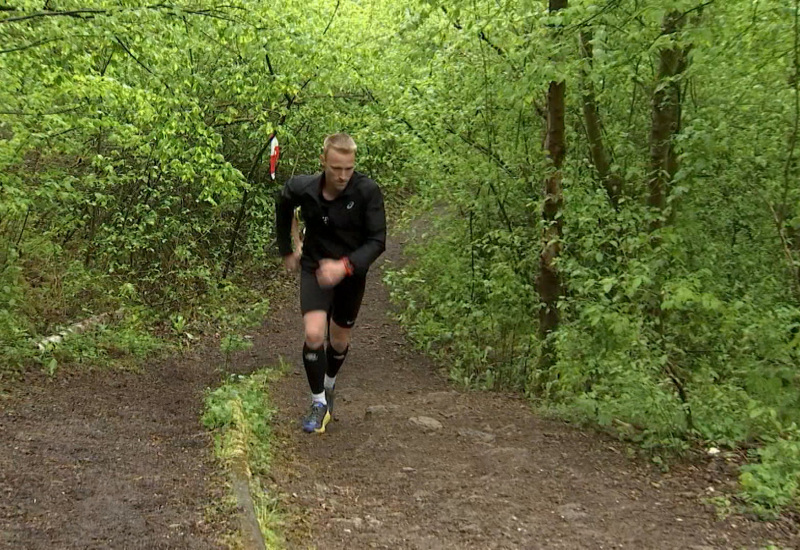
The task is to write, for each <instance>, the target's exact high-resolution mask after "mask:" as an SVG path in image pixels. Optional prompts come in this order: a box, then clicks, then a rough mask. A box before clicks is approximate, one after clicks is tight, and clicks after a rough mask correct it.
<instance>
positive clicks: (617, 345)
mask: <svg viewBox="0 0 800 550" xmlns="http://www.w3.org/2000/svg"><path fill="white" fill-rule="evenodd" d="M701 4H702V3H700V2H690V1H682V0H681V1H671V0H665V1H659V2H650V3H646V4H642V3H640V2H628V1H622V2H600V3H597V2H589V1H581V0H575V1H570V3H569V6H570V7H569V9H567V10H563V11H562V12H559V13H558V14H557V15H549V14H547V13H545V12H544V10H545V8H546V5H545V3H539V4H538V5H536V6H533V5H531V3H518V4H514V5H505V6H503V8H502V9H499V8H497V6H496V5H494V4H492V3H491V2H478V3H477V4H471V5H469V6H467V5H463V4H457V3H445V4H444V5H437V6H436V7H435V9H433V7H432V5H431V4H430V3H427V2H421V3H419V9H418V14H419V15H417V16H416V17H413V16H411V13H410V12H409V15H408V20H407V21H406V23H405V25H404V27H403V31H402V32H401V36H402V38H403V39H404V43H403V44H402V45H401V46H398V47H402V48H405V51H406V52H407V53H406V55H407V56H408V58H409V59H415V60H417V59H420V57H421V56H423V55H424V56H426V57H425V60H424V62H422V63H421V66H420V67H419V71H414V69H413V68H406V69H405V71H406V75H404V76H405V78H406V79H407V80H406V81H409V84H408V85H407V86H406V87H405V88H404V92H403V93H402V94H395V101H394V103H393V105H392V107H393V108H394V109H395V110H396V111H397V112H400V113H404V114H405V116H406V117H407V119H408V120H410V121H412V122H413V123H415V124H414V129H415V130H416V131H417V133H418V135H419V137H421V138H424V140H425V143H426V145H427V151H422V152H421V154H420V156H419V157H418V158H415V159H414V165H416V166H426V167H429V168H430V170H431V171H432V173H433V174H435V176H436V177H435V178H433V179H432V181H431V180H428V181H426V185H424V186H420V187H419V188H418V189H419V199H418V203H417V204H416V205H414V206H413V207H412V208H411V210H412V211H413V212H414V214H415V215H417V216H418V217H420V218H421V219H422V221H421V222H417V223H416V224H415V223H414V222H412V223H411V224H410V225H411V227H417V228H419V227H420V226H422V227H424V228H425V229H421V230H420V229H418V230H417V231H416V232H415V233H413V235H412V239H411V242H412V243H413V245H411V246H409V252H410V255H411V259H410V261H409V263H408V265H406V266H405V267H403V268H402V269H400V270H398V271H396V272H394V273H391V274H390V275H389V276H388V277H387V280H388V282H389V284H390V285H391V287H392V293H393V296H394V297H395V299H396V300H397V301H398V302H399V303H400V304H401V309H400V311H399V313H398V315H399V317H400V319H401V320H402V321H403V323H404V324H405V326H406V327H407V330H408V332H409V335H410V336H411V337H412V339H413V340H414V341H415V342H417V343H418V344H419V345H420V346H421V347H422V348H423V349H426V350H428V351H430V352H431V353H433V354H434V355H436V356H437V357H439V358H440V359H441V361H442V363H443V364H444V365H445V366H446V367H447V369H448V371H449V372H450V374H451V377H452V378H454V379H455V380H458V381H460V382H463V383H468V384H476V385H479V386H484V387H496V386H505V387H512V388H518V389H524V390H525V391H526V392H527V393H528V395H529V396H530V397H531V399H532V400H533V401H534V402H535V403H536V404H537V405H538V406H539V407H540V408H542V409H543V410H547V411H551V412H556V413H558V414H559V415H561V416H564V417H567V418H570V419H574V420H576V421H580V422H587V423H592V424H596V425H600V426H603V427H606V428H608V429H611V430H614V431H616V432H617V433H618V434H619V435H620V436H621V437H624V438H626V439H629V440H632V441H636V442H638V443H639V444H641V445H642V446H644V447H645V448H647V449H651V450H652V451H653V452H654V453H660V454H659V455H657V456H661V454H663V453H662V451H663V450H667V451H680V450H683V449H686V448H687V447H688V446H690V445H692V444H696V443H704V444H709V443H710V444H714V445H719V446H725V447H736V446H737V445H740V444H742V443H745V442H759V443H761V444H763V447H762V448H761V449H760V451H759V452H758V453H755V454H754V455H753V460H754V462H753V464H751V465H749V466H748V467H746V468H745V469H744V470H743V475H742V488H743V491H744V493H743V494H744V496H745V498H746V500H747V501H748V502H749V503H751V504H752V505H753V506H755V507H756V508H757V509H758V510H762V511H763V510H767V509H769V510H774V509H778V508H781V507H786V506H796V505H797V504H798V502H799V500H798V499H799V498H800V497H798V494H797V491H796V484H797V477H796V472H797V466H796V464H795V462H796V460H795V458H793V457H795V456H797V453H796V451H797V449H795V448H794V447H795V445H794V438H792V437H788V436H787V435H786V434H787V433H793V432H792V430H793V428H792V426H794V425H796V424H797V423H799V422H800V412H798V411H800V407H799V406H798V405H800V403H799V402H798V399H799V398H800V387H799V386H798V383H799V382H800V379H798V377H797V374H796V365H797V364H798V360H800V356H798V343H799V342H800V340H799V339H798V338H800V337H798V326H800V325H799V324H798V323H800V307H799V306H800V301H799V300H800V291H798V289H800V277H798V266H800V232H798V229H799V228H800V226H798V224H797V221H796V220H797V219H798V216H800V215H799V214H798V211H797V207H798V204H800V202H799V201H798V198H800V195H799V194H798V193H800V187H798V186H797V181H798V173H799V172H798V169H799V168H800V163H799V162H798V156H800V151H797V149H798V147H797V145H798V139H797V130H796V128H797V125H798V116H800V115H798V113H799V112H800V111H798V110H797V109H796V107H797V106H798V105H800V93H799V92H798V86H799V85H800V84H798V82H800V76H799V75H798V73H797V63H796V61H797V59H800V52H798V51H795V50H796V44H797V42H796V41H795V38H796V36H795V34H796V32H797V29H796V25H795V23H796V19H797V17H798V16H800V14H797V13H795V9H796V7H794V6H787V5H786V4H785V3H780V2H777V1H773V0H769V1H766V2H758V3H757V4H752V3H750V2H744V1H742V2H739V1H734V2H726V3H725V4H724V5H718V4H716V3H714V4H711V5H705V6H701ZM442 6H444V9H442ZM495 10H499V11H495ZM672 11H677V12H678V13H681V14H684V16H683V18H682V25H683V26H682V27H681V29H680V30H679V32H677V33H675V34H674V35H668V34H665V33H664V32H663V30H662V23H663V21H664V17H665V16H666V14H669V13H671V12H672ZM411 12H413V10H411ZM554 30H557V32H554ZM579 31H591V36H590V40H591V45H592V50H593V56H592V59H591V60H587V59H582V58H581V55H580V52H579V50H578V48H577V42H578V40H577V38H578V36H577V35H578V32H579ZM671 47H681V48H687V51H688V52H689V53H688V58H687V67H686V71H685V72H684V73H682V74H681V75H680V76H678V77H676V80H678V82H679V85H680V89H681V94H682V105H681V124H680V132H679V133H678V135H677V136H676V138H675V140H674V144H673V145H674V147H675V150H676V152H677V155H678V168H679V169H678V170H677V171H676V173H675V175H674V177H673V178H672V180H671V181H670V184H669V188H668V190H667V191H668V196H667V207H666V209H665V210H664V211H663V212H653V211H651V210H650V208H649V207H648V206H647V199H648V194H649V188H648V182H649V180H650V176H651V174H650V155H651V150H650V131H651V126H652V120H653V113H652V109H653V93H654V91H655V90H656V89H657V88H658V87H659V86H664V85H665V83H664V82H659V81H658V73H657V71H658V67H659V59H658V56H659V53H660V51H661V50H662V49H664V48H671ZM423 51H424V52H426V53H425V54H422V52H423ZM543 60H547V62H544V61H543ZM553 60H558V62H557V63H554V62H552V61H553ZM551 80H564V81H566V84H567V93H568V95H567V113H566V115H567V141H568V153H567V160H566V165H565V166H564V169H563V174H562V176H563V188H564V207H563V210H562V212H561V214H560V220H561V223H562V224H563V238H562V241H561V243H560V244H561V255H560V257H559V258H558V260H557V267H558V270H559V272H560V275H561V277H562V280H563V282H564V284H565V288H566V290H565V295H564V297H563V299H562V300H561V302H560V304H559V313H560V319H561V322H560V326H559V329H558V330H557V331H556V333H555V334H553V335H552V336H551V338H552V346H553V349H554V351H555V357H556V360H555V361H554V363H553V364H552V365H551V366H550V367H548V370H546V371H542V370H539V369H538V368H537V366H538V364H539V362H538V356H539V353H540V350H541V349H542V343H541V342H540V340H539V336H538V332H539V327H538V314H539V307H540V306H539V297H538V296H537V295H536V285H535V282H536V277H537V275H538V272H539V253H540V250H541V244H542V243H541V238H542V224H541V221H540V220H541V204H542V197H541V190H542V188H543V186H542V182H543V181H544V179H545V177H546V176H547V174H548V173H549V168H548V167H547V164H546V158H545V155H544V151H543V147H542V140H543V135H544V134H543V132H544V124H543V123H544V121H543V120H542V118H543V116H542V115H543V114H544V112H545V107H546V96H545V94H546V90H547V86H548V83H549V81H551ZM587 83H591V85H592V88H593V90H594V92H593V93H594V96H595V97H594V99H595V101H596V103H597V105H598V114H599V116H600V117H601V121H602V134H603V140H604V145H605V148H606V149H607V151H608V156H609V158H610V159H611V161H610V162H611V167H610V170H611V173H612V174H614V175H616V176H617V177H619V178H620V180H621V182H622V192H621V196H620V202H619V204H618V205H614V204H613V202H612V201H611V200H609V196H608V194H607V191H606V189H605V188H604V185H603V184H604V182H603V181H602V178H601V177H600V175H599V174H598V173H597V170H596V168H595V166H594V164H593V162H592V157H591V156H590V155H589V152H588V150H589V144H588V138H587V135H586V132H585V127H586V121H585V120H584V117H583V110H582V108H583V107H584V103H583V102H584V100H585V97H586V95H585V94H586V91H587ZM409 88H410V91H409ZM423 113H435V115H433V116H427V117H425V116H424V114H423ZM655 217H658V218H660V219H661V220H662V222H661V223H660V224H659V228H658V229H656V230H651V229H652V228H653V227H654V224H653V221H654V219H655ZM767 419H771V420H769V421H767ZM792 453H794V454H792Z"/></svg>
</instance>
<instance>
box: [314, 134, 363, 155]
mask: <svg viewBox="0 0 800 550" xmlns="http://www.w3.org/2000/svg"><path fill="white" fill-rule="evenodd" d="M328 149H336V150H337V151H339V152H341V153H353V154H355V152H356V142H355V141H353V138H351V137H350V136H349V135H348V134H345V133H343V132H342V133H339V134H331V135H329V136H327V137H326V138H325V141H324V142H323V144H322V155H323V156H327V155H328Z"/></svg>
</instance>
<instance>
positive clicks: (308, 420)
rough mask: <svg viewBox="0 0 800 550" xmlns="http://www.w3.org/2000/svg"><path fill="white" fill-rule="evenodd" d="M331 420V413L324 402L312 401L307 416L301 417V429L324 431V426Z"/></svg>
mask: <svg viewBox="0 0 800 550" xmlns="http://www.w3.org/2000/svg"><path fill="white" fill-rule="evenodd" d="M330 421H331V413H329V412H328V406H327V405H326V404H325V403H317V402H314V403H312V404H311V410H310V411H309V413H308V416H306V417H305V418H303V431H304V432H307V433H312V432H314V433H318V434H321V433H325V426H327V425H328V422H330Z"/></svg>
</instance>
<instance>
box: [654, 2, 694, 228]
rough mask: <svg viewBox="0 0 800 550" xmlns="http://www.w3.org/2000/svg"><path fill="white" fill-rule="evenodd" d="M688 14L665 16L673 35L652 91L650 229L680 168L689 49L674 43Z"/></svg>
mask: <svg viewBox="0 0 800 550" xmlns="http://www.w3.org/2000/svg"><path fill="white" fill-rule="evenodd" d="M684 20H685V17H684V15H683V14H681V13H680V12H677V11H673V12H670V13H668V14H667V15H665V16H664V22H663V24H662V27H661V33H662V35H667V36H669V37H670V38H671V42H670V44H669V45H667V46H664V47H663V48H661V51H660V52H659V66H658V81H657V82H656V87H655V91H654V92H653V113H652V126H651V129H650V178H649V187H650V196H649V197H648V201H647V202H648V205H650V206H651V207H652V208H653V209H655V210H656V211H657V213H658V214H659V218H658V219H657V220H656V221H655V222H653V225H652V227H651V229H656V228H658V227H660V226H661V214H663V212H664V210H665V209H666V206H667V192H668V189H667V188H668V186H669V183H670V182H671V181H672V178H673V176H674V175H675V173H676V172H677V171H678V158H677V155H676V154H675V147H674V143H673V138H674V137H675V135H676V134H677V133H678V132H679V131H680V125H681V87H680V82H679V78H678V77H679V76H680V75H681V73H683V71H684V70H685V69H686V57H687V51H686V49H684V48H682V47H680V46H679V45H678V44H676V43H675V38H676V35H677V34H678V32H679V31H680V30H681V28H682V27H683V24H684V23H683V22H684Z"/></svg>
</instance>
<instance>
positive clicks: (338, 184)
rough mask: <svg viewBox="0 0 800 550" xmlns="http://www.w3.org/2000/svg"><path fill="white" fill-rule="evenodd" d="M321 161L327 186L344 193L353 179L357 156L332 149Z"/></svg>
mask: <svg viewBox="0 0 800 550" xmlns="http://www.w3.org/2000/svg"><path fill="white" fill-rule="evenodd" d="M320 161H321V162H322V169H323V170H324V171H325V184H326V185H328V186H330V187H331V188H332V189H333V190H335V191H337V192H340V191H343V190H344V188H345V187H347V182H349V181H350V178H351V177H353V170H354V169H355V164H356V154H355V153H345V152H343V151H337V150H336V149H333V148H331V149H328V152H327V153H326V154H324V155H322V156H321V157H320Z"/></svg>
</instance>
